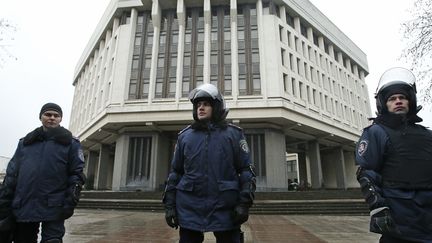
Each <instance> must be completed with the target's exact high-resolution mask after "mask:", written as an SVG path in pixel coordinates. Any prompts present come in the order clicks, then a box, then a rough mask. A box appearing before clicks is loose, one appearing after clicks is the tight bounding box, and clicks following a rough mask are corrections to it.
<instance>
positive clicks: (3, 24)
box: [0, 18, 17, 68]
mask: <svg viewBox="0 0 432 243" xmlns="http://www.w3.org/2000/svg"><path fill="white" fill-rule="evenodd" d="M16 30H17V29H16V27H15V25H13V24H11V23H10V22H9V21H8V20H6V19H3V18H2V19H0V68H3V66H4V64H5V63H6V61H7V59H11V58H12V59H15V60H16V57H15V56H14V55H13V54H12V53H11V52H10V51H9V48H10V46H12V43H13V41H14V40H15V38H14V34H15V32H16Z"/></svg>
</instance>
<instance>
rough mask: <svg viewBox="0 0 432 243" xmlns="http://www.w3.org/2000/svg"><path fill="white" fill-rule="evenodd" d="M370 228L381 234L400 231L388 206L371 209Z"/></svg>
mask: <svg viewBox="0 0 432 243" xmlns="http://www.w3.org/2000/svg"><path fill="white" fill-rule="evenodd" d="M370 215H371V222H370V230H371V231H372V232H374V233H379V234H384V233H386V234H391V235H395V234H396V235H398V234H400V231H399V230H398V229H397V227H396V224H395V223H394V220H393V218H392V216H391V214H390V209H389V208H388V207H380V208H376V209H374V210H372V211H371V213H370Z"/></svg>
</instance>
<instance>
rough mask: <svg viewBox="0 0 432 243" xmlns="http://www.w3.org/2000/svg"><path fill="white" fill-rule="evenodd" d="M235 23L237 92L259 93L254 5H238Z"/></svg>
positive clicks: (246, 93) (241, 93) (242, 93)
mask: <svg viewBox="0 0 432 243" xmlns="http://www.w3.org/2000/svg"><path fill="white" fill-rule="evenodd" d="M237 23H238V32H237V39H238V65H239V94H240V95H257V94H261V80H260V74H259V73H260V72H259V50H258V25H257V11H256V8H255V5H242V6H239V7H238V14H237Z"/></svg>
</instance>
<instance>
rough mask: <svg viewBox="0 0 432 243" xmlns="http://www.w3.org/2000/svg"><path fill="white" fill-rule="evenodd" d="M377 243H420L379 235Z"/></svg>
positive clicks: (418, 242)
mask: <svg viewBox="0 0 432 243" xmlns="http://www.w3.org/2000/svg"><path fill="white" fill-rule="evenodd" d="M379 243H420V241H410V240H403V239H399V238H394V237H392V236H390V235H381V238H380V240H379Z"/></svg>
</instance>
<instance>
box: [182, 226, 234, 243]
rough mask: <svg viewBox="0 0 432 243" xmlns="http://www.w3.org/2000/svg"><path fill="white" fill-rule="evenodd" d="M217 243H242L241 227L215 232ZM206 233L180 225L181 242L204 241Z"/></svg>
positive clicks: (196, 242)
mask: <svg viewBox="0 0 432 243" xmlns="http://www.w3.org/2000/svg"><path fill="white" fill-rule="evenodd" d="M213 234H214V236H215V237H216V243H240V229H234V230H228V231H218V232H213ZM203 241H204V233H203V232H200V231H195V230H189V229H185V228H181V227H180V241H179V243H202V242H203Z"/></svg>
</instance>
